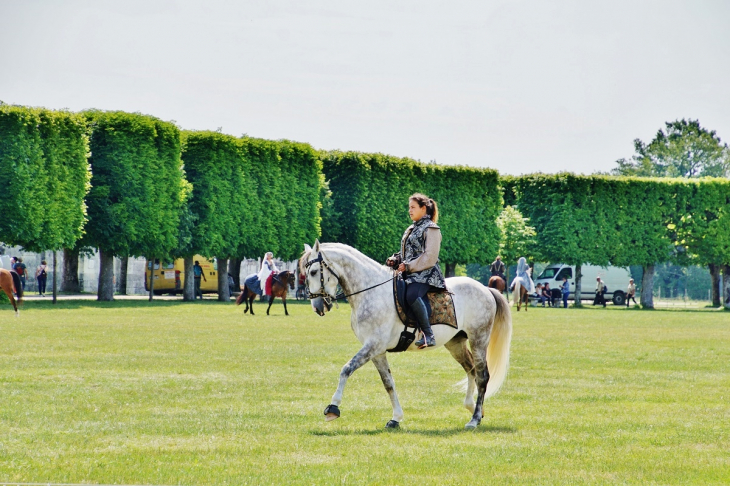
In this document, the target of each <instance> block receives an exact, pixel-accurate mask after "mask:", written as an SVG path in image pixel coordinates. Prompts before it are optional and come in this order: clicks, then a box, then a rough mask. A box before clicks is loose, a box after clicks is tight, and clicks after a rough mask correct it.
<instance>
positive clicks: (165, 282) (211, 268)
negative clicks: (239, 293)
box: [144, 255, 233, 295]
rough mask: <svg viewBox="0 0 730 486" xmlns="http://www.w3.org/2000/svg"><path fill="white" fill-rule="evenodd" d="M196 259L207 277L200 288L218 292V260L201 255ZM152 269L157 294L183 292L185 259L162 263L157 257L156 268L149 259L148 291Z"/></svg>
mask: <svg viewBox="0 0 730 486" xmlns="http://www.w3.org/2000/svg"><path fill="white" fill-rule="evenodd" d="M195 260H197V261H199V262H200V266H201V267H203V273H205V278H206V279H207V280H203V281H202V282H200V290H202V291H203V293H214V294H215V293H218V262H217V261H216V260H215V259H214V260H213V261H211V260H208V259H207V258H205V257H202V256H200V255H195V257H194V258H193V261H195ZM150 271H151V272H152V275H153V276H154V279H155V285H154V288H153V291H154V293H155V295H162V294H173V295H174V294H177V293H182V291H183V287H184V286H185V261H184V260H183V259H182V258H179V259H177V260H175V261H174V262H173V261H169V260H167V261H166V260H163V261H162V265H160V260H158V259H156V260H155V264H154V269H152V263H151V262H150V261H149V260H147V265H146V268H145V272H144V276H145V279H144V289H145V290H146V291H147V292H149V290H150V287H149V283H150ZM232 280H233V279H232V278H229V285H230V283H231V282H230V281H232Z"/></svg>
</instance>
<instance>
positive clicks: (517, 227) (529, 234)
mask: <svg viewBox="0 0 730 486" xmlns="http://www.w3.org/2000/svg"><path fill="white" fill-rule="evenodd" d="M529 221H530V220H529V219H528V218H525V217H523V216H522V213H520V212H519V211H518V210H517V209H516V208H514V207H512V206H507V207H506V208H504V209H503V210H502V213H501V214H500V215H499V217H498V218H497V227H498V228H499V231H500V233H501V234H502V237H501V239H500V241H499V254H500V255H502V260H503V261H504V262H505V263H507V265H512V264H514V263H515V262H517V260H519V258H520V257H526V258H527V259H528V260H533V259H534V253H535V249H536V248H535V243H536V239H535V236H536V235H537V233H536V232H535V228H533V227H532V226H530V225H529V224H528V223H529ZM507 272H508V273H507V275H506V277H507V282H509V280H510V277H509V267H507Z"/></svg>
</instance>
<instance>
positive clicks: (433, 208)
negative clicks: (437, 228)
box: [408, 193, 439, 223]
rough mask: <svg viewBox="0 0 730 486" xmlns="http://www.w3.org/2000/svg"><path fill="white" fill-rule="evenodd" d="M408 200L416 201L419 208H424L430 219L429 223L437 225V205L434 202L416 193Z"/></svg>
mask: <svg viewBox="0 0 730 486" xmlns="http://www.w3.org/2000/svg"><path fill="white" fill-rule="evenodd" d="M408 199H412V200H413V201H416V202H417V203H418V205H419V206H420V207H424V206H426V214H428V215H429V216H430V217H431V221H433V222H434V223H438V220H439V208H438V204H436V201H434V200H433V199H431V198H430V197H428V196H425V195H423V194H420V193H416V194H414V195H412V196H411V197H409V198H408Z"/></svg>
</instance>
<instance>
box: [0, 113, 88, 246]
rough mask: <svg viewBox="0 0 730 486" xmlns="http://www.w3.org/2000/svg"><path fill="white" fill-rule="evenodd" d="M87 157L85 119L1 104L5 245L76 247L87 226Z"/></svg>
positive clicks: (0, 227) (0, 202)
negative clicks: (85, 197)
mask: <svg viewBox="0 0 730 486" xmlns="http://www.w3.org/2000/svg"><path fill="white" fill-rule="evenodd" d="M88 156H89V143H88V137H87V134H86V125H85V122H84V119H83V118H82V117H81V116H79V115H77V114H74V113H69V112H66V111H52V110H46V109H42V108H29V107H24V106H11V105H5V104H0V187H2V188H3V190H2V191H0V214H3V215H5V216H6V217H4V218H0V241H4V242H5V243H8V244H11V245H20V246H22V247H24V248H25V249H27V250H30V251H36V252H40V251H44V250H60V249H62V248H65V247H72V246H74V244H75V242H76V241H77V240H78V239H79V238H80V237H81V235H82V232H83V227H84V223H85V221H86V205H85V203H84V196H85V195H86V193H87V192H88V190H89V179H90V176H91V175H90V172H89V165H88V161H87V158H88Z"/></svg>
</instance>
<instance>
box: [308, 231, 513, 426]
mask: <svg viewBox="0 0 730 486" xmlns="http://www.w3.org/2000/svg"><path fill="white" fill-rule="evenodd" d="M299 266H300V271H302V272H306V273H305V275H306V278H307V280H306V283H307V286H308V289H309V297H310V300H311V302H312V307H313V308H314V311H315V312H316V313H317V314H318V315H320V316H324V315H325V313H326V312H327V311H329V310H330V309H331V308H332V304H331V302H332V300H333V299H334V298H335V292H336V291H337V284H338V283H339V284H340V285H341V286H342V289H343V290H344V292H345V294H353V293H355V294H354V295H351V296H348V300H349V302H350V305H351V307H352V314H351V317H350V322H351V325H352V330H353V331H354V332H355V336H357V339H358V340H359V341H360V343H362V348H360V351H358V352H357V353H356V354H355V356H353V358H352V359H351V360H350V361H348V362H347V364H345V366H344V367H343V368H342V371H341V372H340V382H339V385H338V387H337V391H336V392H335V394H334V395H333V396H332V403H331V404H330V405H329V406H328V407H327V408H326V409H325V416H326V420H328V421H329V420H334V419H336V418H338V417H339V416H340V410H339V405H340V404H341V403H342V393H343V391H344V388H345V383H347V379H348V378H349V377H350V375H352V374H353V373H354V372H355V370H357V369H358V368H360V367H361V366H363V365H364V364H365V363H367V362H368V361H372V362H373V364H374V365H375V367H376V368H377V370H378V372H379V373H380V378H381V379H382V380H383V385H385V390H386V391H387V392H388V395H389V396H390V401H391V404H392V406H393V418H392V420H390V421H389V422H388V423H387V424H386V427H388V428H395V427H398V426H399V423H400V422H401V421H402V420H403V409H402V408H401V406H400V403H399V401H398V395H397V394H396V391H395V381H394V380H393V376H392V375H391V374H390V368H389V366H388V359H387V358H386V354H385V353H386V350H388V349H391V348H393V347H394V346H395V345H396V344H397V343H398V339H399V336H400V334H401V332H402V331H403V323H402V322H401V320H400V318H399V317H398V314H397V312H396V309H395V305H394V303H393V285H391V284H389V283H390V282H391V279H392V277H393V271H392V269H390V268H388V267H385V266H384V265H380V264H379V263H377V262H376V261H374V260H372V259H370V258H368V257H366V256H365V255H363V254H362V253H360V252H359V251H357V250H356V249H354V248H352V247H349V246H347V245H343V244H340V243H321V244H320V243H319V241H317V242H315V244H314V248H310V247H309V245H305V250H304V254H303V255H302V257H301V259H300V261H299ZM381 282H388V283H386V284H384V285H379V286H378V285H377V284H380V283H381ZM372 286H375V287H374V288H372V289H370V290H367V291H365V292H361V293H356V292H358V291H360V290H362V289H366V288H368V287H372ZM446 286H447V287H448V289H449V291H450V292H452V293H453V294H454V295H453V298H454V306H455V308H456V317H457V321H458V325H459V329H454V328H453V327H451V326H441V325H439V326H433V332H434V335H435V336H436V347H439V346H442V345H443V346H444V347H446V349H448V350H449V352H450V353H451V355H452V356H453V357H454V359H456V361H458V362H459V364H461V366H462V367H463V368H464V371H466V374H467V390H466V398H465V399H464V406H465V407H466V408H467V409H469V411H470V412H472V418H471V420H470V421H469V423H467V424H466V428H467V429H474V428H476V427H477V425H479V423H480V422H481V420H482V417H483V416H484V414H483V406H484V399H485V398H487V397H490V396H492V395H494V394H495V393H497V391H498V390H499V388H500V386H502V383H504V379H505V375H506V374H507V367H508V365H509V351H510V342H511V340H512V317H511V314H510V309H509V304H508V303H507V301H506V300H505V299H504V297H502V295H501V294H500V293H499V292H497V291H496V290H494V289H488V288H486V287H484V286H483V285H482V284H481V283H479V282H477V281H476V280H473V279H470V278H467V277H454V278H448V279H446ZM436 347H433V348H432V347H429V348H426V349H424V350H422V351H427V350H431V349H435V348H436ZM408 351H417V348H416V347H415V346H414V345H413V344H411V347H410V348H409V349H408ZM417 352H421V351H417ZM475 390H476V391H477V392H478V395H477V399H476V403H475V401H474V391H475Z"/></svg>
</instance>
